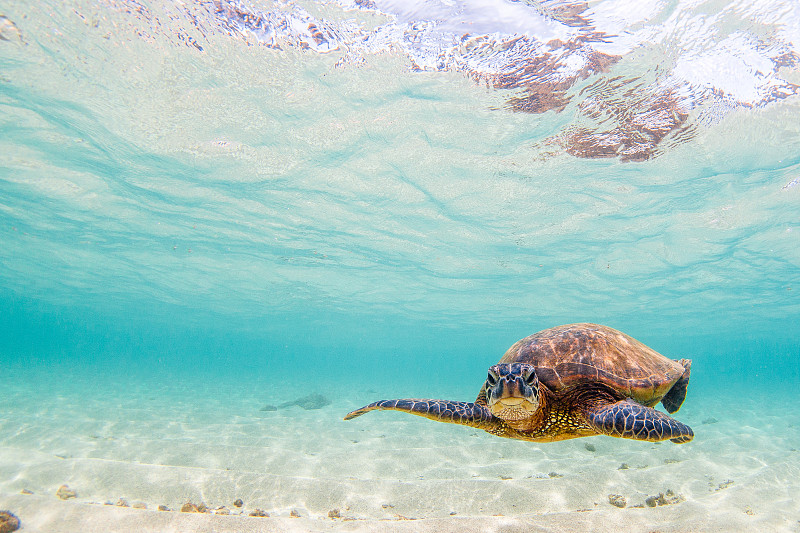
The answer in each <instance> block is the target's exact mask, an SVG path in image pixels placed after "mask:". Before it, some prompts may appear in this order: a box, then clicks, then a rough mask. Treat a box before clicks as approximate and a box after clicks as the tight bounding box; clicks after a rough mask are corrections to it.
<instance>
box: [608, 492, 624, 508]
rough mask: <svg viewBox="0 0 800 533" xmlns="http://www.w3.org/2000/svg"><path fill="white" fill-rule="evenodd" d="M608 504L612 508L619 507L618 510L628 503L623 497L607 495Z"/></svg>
mask: <svg viewBox="0 0 800 533" xmlns="http://www.w3.org/2000/svg"><path fill="white" fill-rule="evenodd" d="M608 503H610V504H611V505H613V506H614V507H619V508H620V509H622V508H623V507H625V506H626V505H628V501H627V500H626V499H625V496H623V495H621V494H609V495H608Z"/></svg>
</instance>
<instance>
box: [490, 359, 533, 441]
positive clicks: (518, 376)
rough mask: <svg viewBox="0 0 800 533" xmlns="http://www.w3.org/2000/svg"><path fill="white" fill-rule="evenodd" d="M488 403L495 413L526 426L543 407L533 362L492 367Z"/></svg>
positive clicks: (501, 417) (514, 425)
mask: <svg viewBox="0 0 800 533" xmlns="http://www.w3.org/2000/svg"><path fill="white" fill-rule="evenodd" d="M486 402H487V403H488V404H489V410H490V411H491V412H492V414H493V415H494V416H496V417H497V418H500V419H502V420H504V421H505V422H508V424H509V425H510V426H512V427H517V426H524V425H525V422H526V421H527V420H528V419H529V418H531V417H532V416H533V415H534V414H535V413H536V411H537V410H538V409H539V404H540V402H539V378H538V377H536V370H535V369H534V368H533V365H529V364H526V363H500V364H497V365H494V366H493V367H491V368H489V375H488V376H487V377H486Z"/></svg>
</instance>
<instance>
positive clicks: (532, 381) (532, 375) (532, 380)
mask: <svg viewBox="0 0 800 533" xmlns="http://www.w3.org/2000/svg"><path fill="white" fill-rule="evenodd" d="M538 382H539V378H537V377H536V372H534V371H533V369H530V370H528V371H527V372H525V383H527V384H528V385H536V384H537V383H538Z"/></svg>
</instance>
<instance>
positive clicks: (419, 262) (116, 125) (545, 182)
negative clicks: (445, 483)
mask: <svg viewBox="0 0 800 533" xmlns="http://www.w3.org/2000/svg"><path fill="white" fill-rule="evenodd" d="M357 4H359V3H348V2H344V1H342V2H318V3H315V2H278V3H274V4H273V3H272V2H247V1H244V2H238V3H236V2H227V1H221V2H206V1H204V0H195V1H192V2H186V3H185V4H182V3H172V2H166V1H163V2H162V1H159V0H152V1H147V2H136V1H133V0H96V1H90V0H85V1H74V2H67V3H64V2H47V1H43V0H42V1H38V2H35V3H34V4H30V3H28V2H17V1H14V0H12V1H11V2H6V3H4V5H3V6H2V13H0V15H3V17H2V18H0V37H2V40H0V106H2V113H0V320H2V323H3V327H2V328H0V364H2V368H3V372H4V374H5V375H9V376H13V377H14V378H15V379H17V380H19V383H18V386H19V387H21V388H20V389H15V390H17V392H16V393H15V394H17V395H16V396H14V398H22V397H25V395H27V394H32V393H31V391H33V390H39V389H40V388H42V387H44V388H46V386H45V385H41V386H40V385H35V384H37V383H39V384H41V382H40V381H37V378H35V376H36V375H37V372H38V373H39V375H40V376H48V378H47V379H46V380H45V382H48V381H49V382H59V381H63V383H61V385H59V386H63V387H67V389H65V390H66V392H64V393H63V394H64V395H65V397H70V396H80V395H81V387H83V388H88V387H91V385H90V384H88V383H91V382H92V380H96V381H97V382H102V383H103V384H104V385H103V386H104V387H108V390H109V391H117V392H119V391H120V390H124V389H125V388H126V387H131V386H132V385H131V382H132V381H133V382H134V383H144V384H147V383H152V384H153V387H154V389H153V390H156V391H157V390H161V389H159V388H158V387H159V386H160V385H157V384H161V383H163V382H164V381H165V380H166V382H168V383H172V384H175V383H185V384H195V385H191V386H190V385H187V386H188V387H190V388H191V387H201V390H202V386H203V385H199V384H206V386H209V387H210V388H209V389H208V391H209V392H208V395H211V396H218V395H221V394H224V393H222V392H220V390H236V394H237V395H238V396H237V398H240V397H241V398H246V397H248V395H249V397H252V398H253V402H254V404H258V403H259V402H262V401H267V400H269V401H279V400H280V399H281V398H284V399H293V398H295V397H297V396H302V395H304V394H306V393H309V392H315V391H322V392H324V393H325V394H326V395H328V396H329V397H330V398H331V399H332V400H334V402H337V401H338V402H343V403H339V404H337V403H334V404H333V407H332V408H331V411H330V412H328V411H326V416H330V417H331V420H333V419H334V418H335V420H337V421H338V420H339V417H340V416H342V415H344V414H345V413H346V412H347V411H348V410H349V409H350V408H352V407H353V406H355V404H359V402H363V401H371V400H373V399H374V400H377V399H379V398H381V397H382V396H394V395H401V394H402V395H410V396H433V397H444V396H448V395H449V396H453V399H458V400H465V401H470V400H472V399H473V398H474V395H475V393H476V392H477V391H478V389H479V388H480V386H481V383H482V380H483V379H484V376H485V372H486V368H487V367H488V366H489V365H491V364H493V363H494V362H496V361H497V360H498V359H499V357H500V356H501V355H502V354H503V352H504V351H505V350H506V348H508V347H509V346H510V345H511V344H512V343H513V342H515V341H516V340H518V339H519V338H522V337H524V336H527V335H529V334H531V333H533V332H536V331H538V330H541V329H545V328H548V327H552V326H555V325H559V324H564V323H571V322H596V323H601V324H606V325H608V326H611V327H614V328H617V329H620V330H622V331H624V332H626V333H628V334H630V335H631V336H633V337H635V338H637V339H639V340H641V341H642V342H644V343H646V344H648V345H649V346H651V347H653V348H654V349H656V350H658V351H659V352H661V353H663V354H665V355H668V356H669V357H672V358H679V357H688V358H691V359H693V360H694V367H693V375H692V383H691V386H690V394H689V397H688V400H687V406H688V407H689V409H690V413H694V415H693V416H695V417H696V418H697V419H698V420H699V419H700V417H701V416H702V413H703V412H704V409H703V407H702V406H703V402H708V401H712V400H713V401H721V403H722V405H725V403H726V402H725V401H723V400H720V398H729V399H730V401H731V402H736V401H737V398H740V397H742V395H744V396H748V395H750V394H751V393H752V391H754V390H756V391H759V392H761V391H774V392H775V394H778V395H781V396H780V397H781V398H786V399H787V400H788V401H794V398H795V397H796V391H795V390H794V389H795V384H796V383H797V381H798V379H799V378H800V365H799V364H798V356H800V348H799V347H798V343H797V339H798V338H799V337H800V299H798V294H800V216H799V215H798V213H800V208H799V206H800V186H799V185H798V183H800V127H799V126H798V125H800V107H799V106H800V99H798V96H797V92H798V84H800V70H799V68H800V67H799V66H800V59H798V58H799V57H800V55H799V54H800V50H798V44H797V43H800V14H798V12H797V7H796V6H794V4H792V3H790V2H777V1H775V2H769V1H763V2H716V3H715V2H706V3H703V2H700V3H697V2H672V3H667V2H657V3H652V5H649V6H646V7H645V6H639V5H638V4H635V3H628V4H626V3H625V2H612V1H610V0H604V1H602V2H596V3H592V4H591V5H590V6H589V7H586V6H582V5H579V4H571V3H569V2H550V1H548V2H501V1H497V2H487V3H485V5H484V4H481V3H475V2H461V3H459V2H456V3H441V4H439V3H437V2H417V3H413V4H412V3H403V2H375V3H369V4H368V3H363V5H357ZM70 380H73V381H74V382H75V383H78V384H79V385H80V386H78V387H77V388H74V387H73V388H71V389H70V388H69V387H68V384H67V383H68V382H70ZM87 380H88V381H87ZM209 383H211V384H212V385H208V384H209ZM213 383H217V384H220V388H214V385H213ZM102 390H106V389H102ZM179 390H180V389H179ZM195 390H197V389H195ZM20 391H22V392H20ZM25 391H27V392H25ZM70 391H71V392H70ZM143 394H144V395H146V393H143ZM784 395H785V396H784ZM92 397H93V398H95V400H93V401H96V396H92ZM180 397H181V395H180V393H179V392H176V391H175V390H173V389H170V392H169V394H168V395H165V398H172V400H169V401H165V402H164V404H165V405H169V404H170V402H173V401H174V402H175V403H180V401H181V400H180ZM176 398H177V399H176ZM356 400H357V401H356ZM236 401H237V402H240V401H245V400H241V399H237V400H236ZM781 401H783V400H781ZM245 403H246V401H245ZM237 405H239V404H238V403H237ZM242 405H245V404H242ZM247 405H249V404H247ZM714 405H715V406H717V407H716V408H715V409H716V411H714V413H713V414H714V415H715V416H717V417H718V418H721V417H720V410H721V409H720V407H719V405H720V404H719V403H715V404H714ZM14 408H15V407H14V405H9V404H8V403H7V404H6V409H8V410H10V411H13V410H14ZM248 408H250V407H248ZM242 409H245V408H244V407H242ZM242 416H244V415H242ZM370 416H381V415H380V414H376V415H370ZM56 418H58V417H56ZM337 423H338V422H337ZM442 431H451V430H450V429H447V430H444V429H443V430H442ZM448 435H449V433H448ZM701 438H702V436H701V434H700V433H699V432H698V439H697V440H700V439H701ZM133 457H135V454H134V455H133ZM390 477H391V476H390ZM411 481H413V479H412V480H411ZM98 497H100V496H98ZM108 497H110V496H108Z"/></svg>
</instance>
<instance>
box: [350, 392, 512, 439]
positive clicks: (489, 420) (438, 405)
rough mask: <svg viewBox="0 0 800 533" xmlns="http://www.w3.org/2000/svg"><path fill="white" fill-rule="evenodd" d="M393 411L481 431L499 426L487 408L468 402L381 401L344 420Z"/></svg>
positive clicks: (366, 406)
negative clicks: (369, 413) (365, 414)
mask: <svg viewBox="0 0 800 533" xmlns="http://www.w3.org/2000/svg"><path fill="white" fill-rule="evenodd" d="M375 410H392V411H404V412H406V413H411V414H412V415H419V416H424V417H425V418H430V419H431V420H436V421H438V422H449V423H451V424H463V425H465V426H472V427H476V428H480V429H485V430H487V431H488V430H490V429H493V428H494V427H495V426H497V425H498V419H497V418H495V417H494V416H492V413H491V412H490V411H489V409H487V408H486V407H484V406H482V405H478V404H474V403H467V402H451V401H447V400H417V399H413V398H407V399H403V400H381V401H379V402H373V403H371V404H369V405H365V406H364V407H362V408H361V409H356V410H355V411H352V412H350V413H348V414H347V415H346V416H345V417H344V419H345V420H351V419H353V418H355V417H357V416H361V415H363V414H364V413H366V412H368V411H375Z"/></svg>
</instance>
